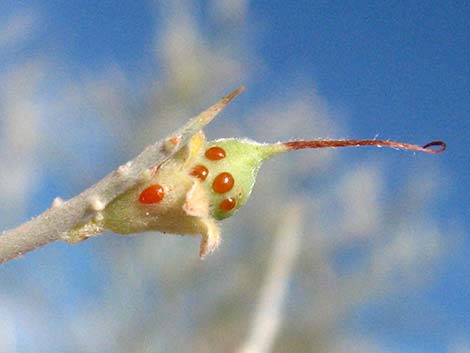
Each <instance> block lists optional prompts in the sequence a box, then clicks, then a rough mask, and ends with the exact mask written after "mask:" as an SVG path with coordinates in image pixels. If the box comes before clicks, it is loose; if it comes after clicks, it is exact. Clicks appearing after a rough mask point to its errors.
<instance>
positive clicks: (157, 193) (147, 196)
mask: <svg viewBox="0 0 470 353" xmlns="http://www.w3.org/2000/svg"><path fill="white" fill-rule="evenodd" d="M164 197H165V191H164V190H163V187H162V186H161V185H159V184H153V185H150V186H149V187H148V188H146V189H145V190H144V191H142V192H141V193H140V196H139V201H140V202H141V203H143V204H153V203H158V202H160V201H161V200H163V198H164Z"/></svg>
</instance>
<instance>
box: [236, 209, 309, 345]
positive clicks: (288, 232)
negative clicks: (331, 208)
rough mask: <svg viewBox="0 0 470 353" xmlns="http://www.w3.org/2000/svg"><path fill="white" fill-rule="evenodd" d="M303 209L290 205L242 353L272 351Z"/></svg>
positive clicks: (297, 247) (296, 248)
mask: <svg viewBox="0 0 470 353" xmlns="http://www.w3.org/2000/svg"><path fill="white" fill-rule="evenodd" d="M302 224H303V222H302V207H301V205H300V204H299V203H293V204H290V205H289V206H288V207H287V208H286V210H285V213H284V216H283V219H282V223H281V225H280V226H279V229H278V231H277V236H276V239H275V243H274V249H273V251H272V254H271V257H270V260H269V265H268V272H267V274H266V279H265V282H264V285H263V288H262V290H261V294H260V296H259V299H258V305H257V310H256V313H255V317H254V319H253V323H252V327H251V329H250V332H249V336H248V338H247V340H246V341H245V342H244V343H243V345H242V348H241V349H240V350H239V353H268V352H270V351H271V348H272V346H273V343H274V340H275V338H276V335H277V332H278V331H279V327H280V325H281V322H282V309H283V304H284V301H285V297H286V292H287V285H288V282H289V277H290V274H291V272H292V268H293V265H294V263H295V259H296V257H297V254H298V252H299V245H300V236H301V232H302Z"/></svg>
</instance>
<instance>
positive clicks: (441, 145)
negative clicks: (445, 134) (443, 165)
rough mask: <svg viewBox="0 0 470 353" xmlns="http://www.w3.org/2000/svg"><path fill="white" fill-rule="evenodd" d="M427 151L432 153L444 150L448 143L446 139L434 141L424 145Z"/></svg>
mask: <svg viewBox="0 0 470 353" xmlns="http://www.w3.org/2000/svg"><path fill="white" fill-rule="evenodd" d="M430 147H438V148H430ZM423 148H424V149H425V150H427V152H430V153H441V152H444V151H445V150H446V148H447V145H446V143H445V142H444V141H432V142H429V143H427V144H425V145H424V146H423Z"/></svg>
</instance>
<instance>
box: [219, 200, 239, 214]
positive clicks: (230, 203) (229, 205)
mask: <svg viewBox="0 0 470 353" xmlns="http://www.w3.org/2000/svg"><path fill="white" fill-rule="evenodd" d="M236 205H237V200H236V199H234V198H233V197H229V198H228V199H223V200H222V201H221V202H220V205H219V207H220V209H221V210H222V211H224V212H228V211H231V210H233V209H234V208H235V206H236Z"/></svg>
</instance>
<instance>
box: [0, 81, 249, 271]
mask: <svg viewBox="0 0 470 353" xmlns="http://www.w3.org/2000/svg"><path fill="white" fill-rule="evenodd" d="M243 89H244V88H243V87H240V88H238V89H237V90H235V91H233V92H232V93H230V94H229V95H228V96H226V97H224V98H222V99H221V100H220V101H219V102H217V103H216V104H214V105H213V106H211V107H210V108H208V109H207V110H205V111H204V112H202V113H201V114H199V115H198V116H196V117H194V118H192V119H191V120H189V121H188V122H187V123H186V125H184V126H183V127H182V128H181V129H179V130H177V131H176V132H174V133H173V134H171V135H170V136H169V137H167V138H165V139H164V140H160V141H157V142H155V143H154V144H153V145H150V146H148V147H147V148H145V149H144V150H143V151H142V152H141V153H140V154H139V155H138V156H137V157H136V158H134V159H133V160H131V161H129V162H127V163H126V164H123V165H121V166H120V167H119V168H117V169H116V170H115V171H113V172H111V173H110V174H108V175H107V176H105V177H104V178H103V179H101V180H100V181H99V182H97V183H96V184H95V185H93V186H91V187H90V188H88V189H86V190H85V191H83V192H82V193H80V194H79V195H77V196H75V197H73V198H72V199H70V200H68V201H61V200H60V199H56V200H55V201H54V203H53V204H52V206H51V208H49V209H48V210H46V211H45V212H44V213H42V214H40V215H39V216H37V217H35V218H33V219H32V220H31V221H29V222H26V223H24V224H22V225H20V226H19V227H17V228H15V229H11V230H8V231H6V232H3V233H2V234H1V235H0V264H1V263H4V262H6V261H8V260H11V259H14V258H16V257H18V256H21V255H23V254H25V253H27V252H29V251H32V250H34V249H37V248H39V247H41V246H44V245H46V244H48V243H51V242H53V241H57V240H63V239H65V238H66V236H67V233H68V231H69V230H70V229H72V228H73V227H74V226H75V225H77V224H78V223H79V222H81V221H82V220H83V219H85V218H87V217H92V216H93V215H95V214H97V213H98V212H100V211H101V210H103V209H104V208H105V207H106V205H108V203H110V202H111V201H112V200H113V199H115V198H116V197H117V196H119V195H120V194H122V193H123V192H125V191H127V190H129V189H130V188H132V187H134V186H135V185H137V184H138V183H139V182H142V181H143V180H145V179H146V178H148V176H149V173H150V170H151V169H152V168H154V167H155V166H158V165H160V164H162V163H163V162H165V161H166V160H167V159H168V158H170V157H171V156H173V155H174V154H175V153H176V152H178V151H179V150H180V149H181V148H182V147H183V146H185V145H186V144H187V143H188V142H189V140H190V139H191V137H192V136H193V135H194V134H196V133H197V132H198V131H200V130H201V129H202V128H203V127H205V126H206V125H207V124H209V123H210V122H211V121H212V119H214V118H215V116H216V115H217V114H218V113H219V112H220V111H221V110H222V109H223V108H224V107H225V106H226V105H227V104H228V103H230V101H231V100H232V99H233V98H235V96H237V95H238V94H239V93H241V92H242V91H243Z"/></svg>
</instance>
